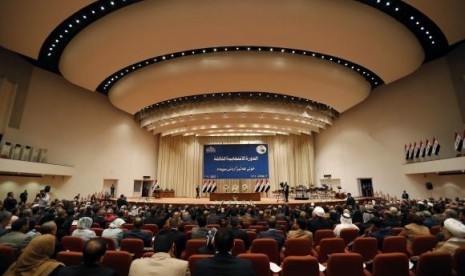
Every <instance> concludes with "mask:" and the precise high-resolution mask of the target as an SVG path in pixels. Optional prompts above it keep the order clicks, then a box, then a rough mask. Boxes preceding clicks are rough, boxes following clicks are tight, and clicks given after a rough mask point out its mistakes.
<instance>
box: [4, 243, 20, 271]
mask: <svg viewBox="0 0 465 276" xmlns="http://www.w3.org/2000/svg"><path fill="white" fill-rule="evenodd" d="M17 254H18V251H17V250H16V249H14V248H13V247H11V246H8V245H3V244H2V245H0V256H1V257H2V259H4V260H6V262H7V265H8V267H9V266H10V265H11V264H12V263H14V262H15V260H16V257H17Z"/></svg>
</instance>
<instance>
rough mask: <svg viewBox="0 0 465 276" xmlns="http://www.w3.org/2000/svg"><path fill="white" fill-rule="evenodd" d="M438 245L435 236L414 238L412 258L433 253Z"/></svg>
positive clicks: (410, 251) (410, 252)
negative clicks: (429, 252)
mask: <svg viewBox="0 0 465 276" xmlns="http://www.w3.org/2000/svg"><path fill="white" fill-rule="evenodd" d="M437 243H438V240H437V239H436V237H435V236H433V235H417V236H415V237H413V241H412V248H411V250H409V254H410V256H420V255H421V254H423V253H425V252H428V251H432V250H433V249H434V248H435V247H436V245H437Z"/></svg>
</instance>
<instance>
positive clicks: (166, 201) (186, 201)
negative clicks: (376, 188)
mask: <svg viewBox="0 0 465 276" xmlns="http://www.w3.org/2000/svg"><path fill="white" fill-rule="evenodd" d="M116 199H117V198H112V199H111V200H112V201H116ZM355 200H356V201H358V202H359V203H363V202H365V201H371V200H376V201H377V202H379V201H380V200H381V199H380V198H375V197H355ZM127 201H128V202H129V203H136V204H147V205H149V206H152V205H175V206H177V205H182V206H184V205H204V206H207V205H218V204H222V205H242V204H253V205H255V206H259V207H267V206H270V205H271V206H278V205H283V204H285V202H284V199H282V198H280V199H279V201H278V200H277V199H276V198H268V197H262V198H261V199H260V201H240V200H236V201H235V200H224V201H210V198H209V197H201V198H193V197H171V198H154V197H128V198H127ZM345 202H346V200H345V199H337V198H327V199H317V198H315V199H311V198H310V199H307V200H301V199H294V198H291V197H289V202H288V203H287V204H288V205H289V206H291V207H296V206H302V205H310V204H312V203H314V204H315V205H337V204H344V203H345Z"/></svg>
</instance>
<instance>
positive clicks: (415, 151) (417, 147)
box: [413, 142, 420, 158]
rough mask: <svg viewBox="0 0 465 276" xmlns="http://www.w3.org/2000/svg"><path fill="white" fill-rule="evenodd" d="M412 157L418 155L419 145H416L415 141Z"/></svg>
mask: <svg viewBox="0 0 465 276" xmlns="http://www.w3.org/2000/svg"><path fill="white" fill-rule="evenodd" d="M413 157H414V158H418V157H420V145H417V142H415V144H414V149H413Z"/></svg>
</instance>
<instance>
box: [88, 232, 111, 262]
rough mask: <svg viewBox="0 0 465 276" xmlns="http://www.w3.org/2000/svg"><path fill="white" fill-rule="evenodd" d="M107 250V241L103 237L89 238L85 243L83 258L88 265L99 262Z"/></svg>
mask: <svg viewBox="0 0 465 276" xmlns="http://www.w3.org/2000/svg"><path fill="white" fill-rule="evenodd" d="M106 251H107V242H106V241H105V240H104V239H103V238H94V239H91V240H88V241H87V242H86V244H85V245H84V252H83V255H82V260H83V262H84V264H86V265H93V264H97V263H99V261H100V259H101V258H102V257H103V255H105V252H106Z"/></svg>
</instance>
